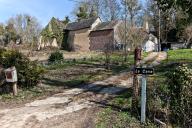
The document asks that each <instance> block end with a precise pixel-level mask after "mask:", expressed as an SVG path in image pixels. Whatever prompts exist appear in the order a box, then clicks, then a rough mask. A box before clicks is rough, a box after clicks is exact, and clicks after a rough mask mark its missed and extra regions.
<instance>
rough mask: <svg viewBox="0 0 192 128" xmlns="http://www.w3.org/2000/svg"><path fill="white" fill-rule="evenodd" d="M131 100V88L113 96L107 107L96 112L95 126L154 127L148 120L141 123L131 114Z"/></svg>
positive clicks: (100, 127) (116, 127) (105, 127)
mask: <svg viewBox="0 0 192 128" xmlns="http://www.w3.org/2000/svg"><path fill="white" fill-rule="evenodd" d="M131 100H132V98H131V90H129V91H128V92H126V93H123V94H121V95H120V96H117V97H115V98H114V99H113V100H112V101H110V102H109V103H108V107H107V108H105V109H104V110H103V111H101V112H100V113H99V114H98V120H97V125H96V128H129V127H132V128H133V127H134V128H141V127H145V128H156V126H155V125H154V124H153V123H151V122H150V120H147V123H146V124H145V125H141V124H140V121H139V119H138V117H135V116H132V115H131V113H130V111H131Z"/></svg>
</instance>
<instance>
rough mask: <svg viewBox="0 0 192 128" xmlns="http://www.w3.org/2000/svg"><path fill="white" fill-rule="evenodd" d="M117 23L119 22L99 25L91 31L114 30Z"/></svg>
mask: <svg viewBox="0 0 192 128" xmlns="http://www.w3.org/2000/svg"><path fill="white" fill-rule="evenodd" d="M118 23H119V21H109V22H103V23H101V24H99V25H98V26H97V27H96V28H95V29H94V30H93V31H101V30H109V29H114V27H115V26H116V25H117V24H118Z"/></svg>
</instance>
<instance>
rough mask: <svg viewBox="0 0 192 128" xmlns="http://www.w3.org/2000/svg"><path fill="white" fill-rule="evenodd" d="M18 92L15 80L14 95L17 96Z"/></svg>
mask: <svg viewBox="0 0 192 128" xmlns="http://www.w3.org/2000/svg"><path fill="white" fill-rule="evenodd" d="M17 93H18V91H17V82H14V83H13V95H14V96H17Z"/></svg>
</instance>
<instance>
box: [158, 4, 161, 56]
mask: <svg viewBox="0 0 192 128" xmlns="http://www.w3.org/2000/svg"><path fill="white" fill-rule="evenodd" d="M158 9H159V41H158V52H160V50H161V48H160V46H161V10H160V7H159V6H158Z"/></svg>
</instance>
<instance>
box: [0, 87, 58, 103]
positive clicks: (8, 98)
mask: <svg viewBox="0 0 192 128" xmlns="http://www.w3.org/2000/svg"><path fill="white" fill-rule="evenodd" d="M55 91H56V92H59V90H54V89H53V88H51V87H47V88H40V87H33V88H29V89H22V90H19V92H18V95H17V96H13V95H12V94H11V93H8V94H2V95H0V102H1V101H2V102H8V103H10V102H13V103H22V102H25V101H28V100H33V99H36V98H39V97H44V96H46V95H50V94H52V93H53V92H55Z"/></svg>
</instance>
